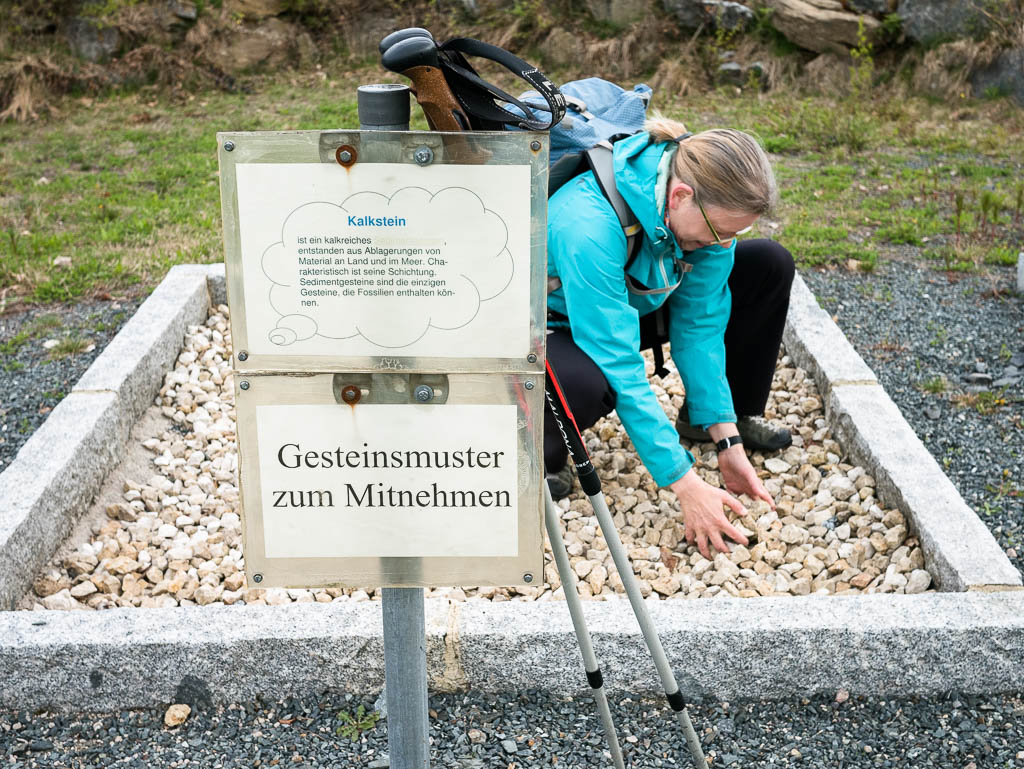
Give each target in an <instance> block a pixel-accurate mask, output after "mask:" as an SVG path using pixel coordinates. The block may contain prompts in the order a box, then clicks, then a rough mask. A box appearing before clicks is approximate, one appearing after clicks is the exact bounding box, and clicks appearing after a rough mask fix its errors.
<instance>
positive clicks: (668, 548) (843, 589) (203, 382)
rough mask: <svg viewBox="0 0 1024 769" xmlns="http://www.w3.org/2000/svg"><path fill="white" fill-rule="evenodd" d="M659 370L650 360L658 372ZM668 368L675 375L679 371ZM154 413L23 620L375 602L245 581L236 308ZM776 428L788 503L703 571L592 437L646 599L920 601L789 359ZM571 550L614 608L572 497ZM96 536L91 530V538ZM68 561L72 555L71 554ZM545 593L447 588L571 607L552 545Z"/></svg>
mask: <svg viewBox="0 0 1024 769" xmlns="http://www.w3.org/2000/svg"><path fill="white" fill-rule="evenodd" d="M648 365H649V368H650V370H651V371H653V364H651V363H650V361H648ZM668 365H669V367H670V368H671V364H668ZM652 382H653V385H654V390H655V392H656V393H657V395H658V397H659V399H660V400H661V402H662V404H663V405H664V408H665V411H666V412H667V413H668V415H669V417H670V418H671V419H673V420H674V419H675V416H676V412H677V410H678V408H679V406H680V404H681V402H682V395H683V389H682V384H681V382H680V379H679V377H678V375H677V374H676V373H675V372H674V371H672V373H671V374H670V375H669V376H668V377H666V378H665V379H664V380H658V379H657V378H654V379H652ZM156 405H157V406H158V407H160V409H161V411H162V412H163V414H164V416H165V417H167V418H168V419H169V420H170V421H171V425H172V427H171V429H167V430H164V431H162V432H161V434H159V435H153V436H151V437H148V438H146V439H145V440H144V441H143V444H142V445H143V446H144V447H145V448H146V449H147V450H148V451H149V452H151V454H152V460H151V462H152V467H151V469H149V470H148V471H147V472H146V473H143V474H140V476H139V477H138V478H136V479H129V480H126V482H125V484H124V490H123V491H124V493H123V500H122V501H120V502H117V503H114V504H110V505H108V506H107V508H106V513H107V520H106V521H103V522H98V523H95V524H94V525H93V526H92V528H91V536H85V537H83V538H82V541H80V542H71V543H69V546H73V548H74V550H73V551H71V552H70V554H68V555H66V556H64V557H62V558H59V559H55V560H54V562H53V563H51V564H50V565H49V566H48V567H47V569H46V570H45V571H44V572H43V573H42V574H40V575H38V576H37V577H36V579H35V580H34V582H33V588H32V591H31V592H30V593H29V595H28V596H26V598H25V599H24V600H23V601H22V602H21V607H22V608H27V609H35V610H44V609H85V610H88V609H105V608H112V607H117V606H124V607H127V606H140V607H170V606H192V605H201V606H202V605H221V604H227V605H231V604H236V603H249V604H270V605H277V604H284V603H289V602H293V601H295V602H312V601H316V602H323V603H328V602H332V601H333V602H343V601H367V600H373V599H375V598H377V597H378V596H377V595H375V591H374V590H372V589H371V590H346V589H340V588H327V589H320V590H302V589H295V590H284V589H275V588H269V589H265V588H259V587H250V586H248V585H247V584H246V579H245V574H244V560H243V554H242V550H241V547H242V537H241V519H240V517H239V501H238V487H237V478H236V474H237V467H238V454H237V447H236V444H235V413H234V394H233V388H232V371H231V336H230V329H229V325H228V308H227V307H226V306H224V305H220V306H218V307H217V308H216V309H213V310H211V314H210V316H209V319H208V320H207V322H206V323H205V324H204V325H202V326H191V327H189V328H188V331H187V334H186V337H185V344H184V348H183V350H182V352H181V354H180V355H179V357H178V360H177V364H176V366H175V368H174V370H173V371H171V372H169V373H168V374H167V375H166V377H165V379H164V385H163V387H162V388H161V390H160V394H159V396H158V397H157V400H156ZM766 416H768V417H769V418H773V419H777V420H780V421H783V422H785V423H786V424H788V425H789V426H790V429H791V430H792V431H793V433H794V445H793V446H791V447H790V448H789V449H787V450H785V451H783V452H780V453H775V454H771V455H768V456H765V455H762V454H761V453H760V452H754V453H753V454H752V461H753V463H754V466H755V467H756V468H757V470H758V473H759V475H760V476H761V477H762V478H763V479H764V482H765V486H766V487H767V489H768V491H769V492H770V493H771V494H772V496H773V498H774V499H775V501H776V506H777V510H776V511H772V510H770V509H769V507H768V505H767V504H766V503H764V502H762V501H751V500H750V499H748V498H746V497H741V499H742V501H743V502H744V504H745V505H746V507H747V510H748V514H747V515H746V516H744V517H742V518H736V516H735V515H734V514H733V513H731V512H730V513H729V516H730V519H732V520H733V522H734V524H736V525H737V526H738V527H739V528H741V530H743V531H744V533H745V534H746V535H747V537H748V538H749V539H750V546H749V547H743V546H735V545H734V546H732V549H731V552H730V553H728V554H726V553H720V554H717V555H716V556H715V557H714V559H713V560H710V561H709V560H707V559H705V558H704V557H703V556H701V555H700V553H699V552H697V549H696V547H695V546H691V545H687V544H686V541H685V537H684V528H683V526H682V517H681V514H680V512H679V505H678V502H677V500H676V498H675V495H674V494H672V493H671V492H670V491H668V490H665V489H658V488H657V486H656V485H655V484H654V481H653V480H652V479H651V477H650V475H649V474H648V473H647V472H646V470H645V469H644V467H643V466H642V465H641V464H640V460H639V458H638V457H637V455H636V452H635V451H634V450H633V447H632V444H631V442H630V441H629V438H628V436H627V435H626V433H625V431H624V430H623V428H622V425H621V423H620V422H619V420H618V418H617V416H616V415H615V414H614V413H613V414H612V415H610V416H609V417H607V418H605V419H603V420H601V421H600V422H598V423H597V424H596V425H595V426H594V427H593V428H592V429H591V430H588V431H586V433H585V434H584V438H585V439H586V441H587V447H588V449H589V450H590V452H591V454H592V457H593V461H594V464H595V466H596V467H597V469H598V471H599V473H600V475H601V478H602V482H603V483H604V490H605V494H606V495H607V497H608V501H609V506H610V508H611V510H612V512H613V514H614V519H615V523H616V526H617V527H618V529H619V534H620V536H621V537H622V540H623V544H624V545H625V546H626V549H627V551H628V552H629V554H630V557H631V559H632V562H633V568H634V571H635V572H636V574H637V576H638V577H639V580H640V586H641V590H642V592H643V593H644V595H645V596H647V597H648V598H649V599H650V600H661V599H668V600H677V599H685V598H715V597H717V598H730V597H739V598H747V597H749V598H755V597H759V596H776V595H778V596H786V595H809V594H812V593H813V594H822V595H829V594H834V593H851V592H853V593H856V592H863V593H919V592H923V591H924V590H927V589H928V588H929V586H930V584H931V576H930V575H929V574H928V572H927V571H926V570H925V564H924V555H923V552H922V550H921V548H920V545H919V543H918V541H917V539H916V538H914V537H910V536H908V531H907V526H906V521H905V519H904V517H903V515H902V514H901V513H900V512H899V511H898V510H893V509H883V508H882V507H881V506H880V505H879V504H878V502H877V500H876V499H875V496H874V494H875V489H874V486H875V482H874V479H873V478H871V476H869V475H867V474H866V473H865V472H864V470H863V468H861V467H857V466H854V465H851V464H849V463H847V462H844V461H843V459H842V452H841V449H840V447H839V446H838V444H836V442H835V441H833V440H832V439H831V436H830V433H829V429H828V427H827V424H826V422H825V418H824V413H823V410H822V404H821V400H820V398H819V396H818V393H817V391H816V388H815V385H814V382H813V381H812V380H811V378H810V377H808V376H807V374H806V372H804V371H803V370H801V369H799V368H796V367H794V366H793V365H792V363H791V362H790V360H789V358H788V357H787V356H785V355H783V356H781V357H780V359H779V365H778V367H777V369H776V372H775V378H774V381H773V383H772V394H771V398H770V400H769V403H768V409H767V414H766ZM691 450H692V451H693V453H694V455H695V456H696V457H697V467H698V472H700V473H701V475H702V477H703V478H704V479H705V480H706V481H708V482H709V483H711V484H713V485H721V484H720V478H719V474H718V471H717V466H718V465H717V456H716V454H715V452H714V450H713V446H712V445H711V444H700V445H695V446H692V447H691ZM559 506H560V508H561V509H562V521H563V525H564V528H565V538H566V544H567V546H568V550H569V555H570V561H571V563H572V566H573V569H574V570H575V572H576V574H577V575H578V576H579V578H580V591H581V593H582V595H583V596H584V597H585V598H590V599H598V600H600V599H606V600H617V599H618V597H619V595H620V594H622V592H623V590H622V583H621V580H620V579H619V576H618V574H617V573H616V572H615V569H614V566H613V564H612V561H611V555H610V553H609V551H608V547H607V545H606V543H605V541H604V538H603V537H602V536H601V533H600V530H599V527H598V525H597V519H596V517H594V516H593V515H592V514H591V512H592V511H591V510H590V506H589V502H588V501H587V500H586V498H585V497H584V495H583V493H582V492H581V491H580V490H579V487H578V486H577V487H576V491H575V492H574V493H573V494H572V495H571V496H570V497H569V498H568V499H565V500H562V501H561V502H560V503H559ZM86 534H89V532H88V531H87V532H86ZM65 551H67V548H65ZM545 551H546V552H545V569H544V576H545V581H544V583H543V584H541V585H537V586H523V587H516V588H494V587H480V588H472V587H466V588H458V587H457V588H440V589H435V590H431V591H429V592H428V596H429V597H444V598H448V599H451V600H458V601H462V600H491V601H508V600H520V601H534V600H537V601H543V600H558V599H560V598H562V589H561V586H560V581H559V579H558V573H557V571H556V569H555V566H554V563H553V562H552V560H551V554H550V549H549V548H548V547H547V545H545Z"/></svg>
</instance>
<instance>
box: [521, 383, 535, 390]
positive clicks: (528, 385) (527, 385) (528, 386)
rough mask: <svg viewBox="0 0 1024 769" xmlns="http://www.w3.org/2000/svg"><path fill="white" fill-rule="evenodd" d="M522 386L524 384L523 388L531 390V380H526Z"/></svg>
mask: <svg viewBox="0 0 1024 769" xmlns="http://www.w3.org/2000/svg"><path fill="white" fill-rule="evenodd" d="M523 386H524V387H525V388H526V389H527V390H532V389H533V382H527V383H526V384H525V385H523Z"/></svg>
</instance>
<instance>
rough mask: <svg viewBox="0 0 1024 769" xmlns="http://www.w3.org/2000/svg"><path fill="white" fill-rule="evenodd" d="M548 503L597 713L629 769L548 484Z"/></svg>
mask: <svg viewBox="0 0 1024 769" xmlns="http://www.w3.org/2000/svg"><path fill="white" fill-rule="evenodd" d="M544 500H545V503H546V511H545V514H544V524H545V526H546V527H547V530H548V541H549V542H550V543H551V553H552V555H553V556H554V559H555V566H556V567H558V576H559V578H560V579H561V580H562V590H563V592H564V593H565V602H566V603H567V604H568V605H569V616H570V617H571V618H572V626H573V629H574V630H575V631H576V642H577V643H578V644H579V646H580V653H581V654H582V655H583V669H584V670H585V671H586V673H587V683H589V684H590V688H591V689H593V691H594V701H595V702H596V703H597V710H598V713H599V714H600V717H601V726H602V727H603V728H604V734H605V737H606V738H607V739H608V747H609V749H610V750H611V754H612V762H613V763H614V764H615V769H626V765H625V764H624V763H623V760H622V748H621V747H619V738H618V737H617V736H616V734H615V723H614V722H613V721H612V712H611V709H610V708H609V707H608V696H607V695H606V694H605V691H604V678H603V677H602V675H601V667H600V666H599V665H598V664H597V655H596V654H594V645H593V644H592V643H591V641H590V631H589V630H587V624H586V621H585V620H584V618H583V605H582V603H581V601H580V595H579V591H578V589H577V579H576V572H574V571H573V570H572V566H571V565H570V564H569V554H568V553H567V552H566V550H565V541H564V540H563V539H562V524H561V516H560V515H559V511H558V506H557V505H555V502H554V500H553V499H552V498H551V491H550V489H548V486H547V484H544Z"/></svg>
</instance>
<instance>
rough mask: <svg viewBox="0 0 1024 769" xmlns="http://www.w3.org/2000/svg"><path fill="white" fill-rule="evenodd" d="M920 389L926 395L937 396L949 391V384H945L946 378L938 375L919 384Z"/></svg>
mask: <svg viewBox="0 0 1024 769" xmlns="http://www.w3.org/2000/svg"><path fill="white" fill-rule="evenodd" d="M921 389H922V390H924V391H925V392H926V393H931V394H932V395H939V394H940V393H944V392H946V390H947V389H949V382H947V381H946V378H945V377H944V376H942V375H941V374H940V375H939V376H934V377H932V378H931V379H926V380H925V381H923V382H921Z"/></svg>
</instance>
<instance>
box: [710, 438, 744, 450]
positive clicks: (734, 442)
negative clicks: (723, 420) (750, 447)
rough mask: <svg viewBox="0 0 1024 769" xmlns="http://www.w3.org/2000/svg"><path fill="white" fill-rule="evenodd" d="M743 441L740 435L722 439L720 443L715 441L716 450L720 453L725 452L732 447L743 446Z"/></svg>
mask: <svg viewBox="0 0 1024 769" xmlns="http://www.w3.org/2000/svg"><path fill="white" fill-rule="evenodd" d="M742 445H743V439H742V438H741V437H740V436H739V435H730V436H729V437H728V438H722V440H720V441H715V448H716V449H718V450H719V451H725V450H726V449H727V448H729V447H730V446H742Z"/></svg>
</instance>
